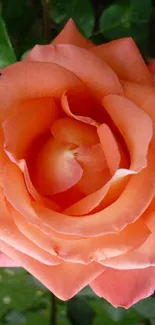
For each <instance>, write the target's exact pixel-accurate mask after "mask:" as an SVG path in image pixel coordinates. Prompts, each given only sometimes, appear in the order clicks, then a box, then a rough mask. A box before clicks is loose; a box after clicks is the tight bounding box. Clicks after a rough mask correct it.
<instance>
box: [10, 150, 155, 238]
mask: <svg viewBox="0 0 155 325" xmlns="http://www.w3.org/2000/svg"><path fill="white" fill-rule="evenodd" d="M154 164H155V157H154V153H153V152H152V153H150V154H149V160H148V168H145V169H144V170H142V171H141V172H140V173H139V174H137V175H132V176H131V178H130V180H129V181H128V184H127V185H126V187H125V189H124V191H123V192H122V194H121V195H120V197H119V198H118V199H117V200H116V201H115V202H114V203H112V204H111V205H110V206H108V207H107V208H105V209H104V210H103V211H100V212H97V213H94V214H90V215H88V216H85V217H74V218H73V216H68V215H65V214H61V213H58V212H56V211H52V210H50V209H48V208H45V207H44V206H43V205H41V204H39V203H38V202H33V201H31V199H30V196H29V195H28V192H27V190H26V188H25V183H24V179H23V176H22V172H21V171H20V170H19V168H18V167H17V166H16V165H14V164H11V165H10V164H9V165H8V166H7V168H6V170H5V175H4V190H5V194H6V197H7V199H8V201H9V202H10V203H11V204H12V205H13V206H14V207H15V208H16V209H17V210H18V211H20V212H21V213H22V214H23V215H24V216H25V217H26V218H27V219H28V220H29V222H31V223H35V224H36V225H39V226H40V227H42V225H41V222H42V224H43V225H44V227H45V226H47V227H51V229H52V230H55V231H56V232H58V233H63V234H69V235H79V236H84V237H87V236H90V237H91V236H95V235H102V234H104V233H110V232H118V231H120V230H121V229H123V228H124V227H125V226H126V225H127V224H129V223H131V222H133V221H135V220H136V219H138V217H139V216H141V215H142V213H143V212H144V211H145V210H146V208H147V207H148V206H149V204H150V202H151V200H152V198H153V196H154V187H155V170H154ZM8 175H9V176H8ZM120 177H122V175H121V174H120ZM139 193H140V195H139ZM19 197H20V200H19ZM75 214H76V211H75Z"/></svg>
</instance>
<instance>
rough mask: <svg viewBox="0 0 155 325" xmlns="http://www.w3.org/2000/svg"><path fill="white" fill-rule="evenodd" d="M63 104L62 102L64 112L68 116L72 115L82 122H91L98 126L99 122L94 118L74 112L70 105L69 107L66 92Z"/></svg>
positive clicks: (62, 100)
mask: <svg viewBox="0 0 155 325" xmlns="http://www.w3.org/2000/svg"><path fill="white" fill-rule="evenodd" d="M61 104H62V108H63V110H64V112H65V113H66V114H67V115H68V116H70V117H72V118H74V119H76V120H78V121H80V122H83V123H86V124H90V125H92V126H95V127H97V126H98V123H97V122H96V121H95V120H94V119H92V118H90V117H88V116H81V115H76V114H73V113H72V111H71V109H70V107H69V102H68V98H67V96H66V94H65V93H64V94H63V95H62V98H61Z"/></svg>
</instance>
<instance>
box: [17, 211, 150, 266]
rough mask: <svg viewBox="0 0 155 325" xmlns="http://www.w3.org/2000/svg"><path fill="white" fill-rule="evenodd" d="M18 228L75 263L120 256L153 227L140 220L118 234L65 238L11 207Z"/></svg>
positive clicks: (35, 240) (142, 239)
mask: <svg viewBox="0 0 155 325" xmlns="http://www.w3.org/2000/svg"><path fill="white" fill-rule="evenodd" d="M11 215H12V217H13V219H14V220H15V223H16V225H17V227H18V228H19V230H20V231H21V232H22V233H23V234H24V236H26V237H28V238H29V239H30V240H33V242H34V243H36V244H37V245H38V246H39V247H41V248H43V249H44V250H46V251H47V252H49V253H51V254H53V252H56V253H57V255H58V256H60V257H61V258H62V259H64V260H65V261H70V262H75V263H90V262H92V261H97V262H100V261H102V260H103V259H106V258H110V257H113V256H119V255H121V254H124V253H126V252H128V251H130V250H131V249H133V248H136V247H138V246H140V245H141V244H143V242H144V241H145V240H146V239H147V238H148V236H149V234H150V231H149V230H148V228H147V226H146V225H145V223H144V222H143V221H141V220H138V221H136V222H135V223H133V224H131V225H129V226H127V227H126V228H125V229H124V230H122V231H121V232H120V233H118V234H108V235H104V236H98V237H92V238H84V239H82V238H81V239H73V240H72V239H71V238H70V239H69V238H68V239H64V238H58V237H56V236H55V235H54V234H53V235H52V236H51V234H45V233H44V232H43V231H42V230H41V229H40V228H39V227H37V226H35V225H31V224H30V223H28V222H27V220H26V218H24V217H23V216H22V215H21V214H19V212H15V211H13V210H12V211H11Z"/></svg>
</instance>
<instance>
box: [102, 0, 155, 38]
mask: <svg viewBox="0 0 155 325" xmlns="http://www.w3.org/2000/svg"><path fill="white" fill-rule="evenodd" d="M151 9H152V6H151V0H141V1H139V0H130V1H126V2H123V1H120V2H116V3H113V4H112V5H110V6H109V7H108V8H107V9H105V10H104V11H103V13H102V15H101V17H100V22H99V25H100V30H101V31H102V33H103V34H104V36H105V38H107V39H110V40H112V39H116V38H120V37H126V36H131V37H133V38H134V40H135V41H137V42H138V41H140V40H142V39H143V40H144V39H146V38H147V36H148V23H149V20H150V17H151Z"/></svg>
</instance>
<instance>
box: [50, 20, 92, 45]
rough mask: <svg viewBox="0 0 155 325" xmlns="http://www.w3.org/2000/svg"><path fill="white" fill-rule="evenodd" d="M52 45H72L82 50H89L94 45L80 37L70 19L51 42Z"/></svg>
mask: <svg viewBox="0 0 155 325" xmlns="http://www.w3.org/2000/svg"><path fill="white" fill-rule="evenodd" d="M52 44H72V45H76V46H79V47H83V48H90V47H92V46H93V45H94V44H93V43H92V42H91V41H89V40H88V39H87V38H85V37H83V36H82V34H81V33H80V32H79V30H78V29H77V27H76V25H75V23H74V21H73V19H71V18H70V19H69V20H68V22H67V24H66V25H65V26H64V28H63V29H62V31H61V32H60V33H59V34H58V35H57V36H56V38H55V39H54V40H53V41H52Z"/></svg>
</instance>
